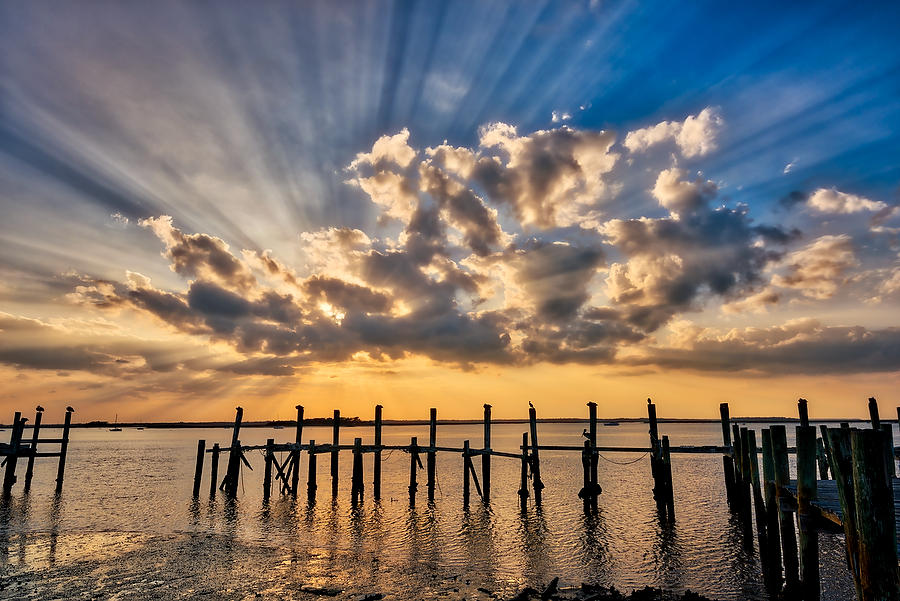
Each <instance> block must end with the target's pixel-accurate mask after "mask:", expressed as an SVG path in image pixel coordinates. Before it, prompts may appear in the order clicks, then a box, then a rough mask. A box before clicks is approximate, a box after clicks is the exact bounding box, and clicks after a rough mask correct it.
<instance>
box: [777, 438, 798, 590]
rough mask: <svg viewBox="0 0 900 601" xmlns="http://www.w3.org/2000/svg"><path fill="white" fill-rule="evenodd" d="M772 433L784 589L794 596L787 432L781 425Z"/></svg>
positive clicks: (794, 549)
mask: <svg viewBox="0 0 900 601" xmlns="http://www.w3.org/2000/svg"><path fill="white" fill-rule="evenodd" d="M770 431H771V432H772V457H773V459H774V460H775V462H774V463H775V465H774V467H775V494H776V497H777V500H778V510H779V512H780V514H779V517H780V520H779V525H780V530H781V555H782V560H783V561H784V579H785V588H786V591H787V592H788V593H792V594H796V592H797V590H798V587H799V583H800V582H799V576H798V571H799V565H798V559H797V536H796V534H795V533H794V512H793V509H792V507H791V493H790V491H788V489H787V487H788V485H789V484H790V480H791V475H790V464H789V463H788V452H787V431H786V430H785V427H784V426H782V425H775V426H772V427H771V428H770Z"/></svg>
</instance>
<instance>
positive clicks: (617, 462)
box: [597, 451, 650, 465]
mask: <svg viewBox="0 0 900 601" xmlns="http://www.w3.org/2000/svg"><path fill="white" fill-rule="evenodd" d="M649 454H650V452H649V451H648V452H646V453H644V454H643V455H641V456H640V457H638V458H637V459H634V460H632V461H613V460H612V459H610V458H609V457H604V456H603V454H602V453H597V456H598V457H600V459H603V460H604V461H609V462H610V463H614V464H615V465H631V464H632V463H637V462H638V461H640V460H641V459H643V458H644V457H646V456H647V455H649Z"/></svg>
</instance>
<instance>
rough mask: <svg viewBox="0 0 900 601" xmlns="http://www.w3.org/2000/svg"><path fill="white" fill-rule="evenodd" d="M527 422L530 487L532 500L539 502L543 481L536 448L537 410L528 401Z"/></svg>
mask: <svg viewBox="0 0 900 601" xmlns="http://www.w3.org/2000/svg"><path fill="white" fill-rule="evenodd" d="M528 423H529V425H530V426H531V488H532V490H533V491H534V502H535V504H537V505H540V504H541V491H542V490H543V489H544V483H543V482H542V481H541V460H540V454H539V450H538V435H537V411H536V410H535V408H534V406H532V405H531V403H529V407H528Z"/></svg>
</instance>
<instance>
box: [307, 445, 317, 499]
mask: <svg viewBox="0 0 900 601" xmlns="http://www.w3.org/2000/svg"><path fill="white" fill-rule="evenodd" d="M306 463H307V464H308V465H307V469H308V470H309V475H308V476H307V479H306V496H307V499H308V500H309V502H310V503H314V502H315V500H316V489H317V488H318V487H319V486H318V485H317V484H316V441H315V440H310V441H309V460H308V461H307V462H306Z"/></svg>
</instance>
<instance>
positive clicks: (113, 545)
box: [0, 532, 700, 601]
mask: <svg viewBox="0 0 900 601" xmlns="http://www.w3.org/2000/svg"><path fill="white" fill-rule="evenodd" d="M4 542H5V544H4V545H2V547H0V552H2V557H0V562H2V563H0V599H22V600H51V599H97V600H99V599H103V600H110V601H113V600H116V601H118V600H126V599H211V600H218V599H222V600H228V601H231V600H235V601H238V600H240V601H257V600H262V601H268V600H280V601H286V600H294V599H297V600H310V599H332V598H333V599H352V600H357V601H363V600H366V601H375V600H378V599H382V598H383V599H408V600H413V599H473V600H477V599H484V600H487V599H513V598H519V599H523V600H524V599H528V598H534V599H540V598H541V593H543V592H545V588H544V586H543V585H541V586H540V589H541V590H536V591H535V592H534V593H533V594H529V593H528V592H525V593H523V589H525V586H524V585H523V584H522V583H513V582H507V583H502V582H483V581H481V582H476V581H472V580H471V579H467V578H465V577H463V576H462V575H460V574H455V573H452V572H449V571H446V570H444V569H442V568H439V567H438V566H435V565H433V564H431V563H430V562H427V561H420V560H417V559H415V558H412V559H411V560H410V561H408V562H406V563H405V564H402V565H395V564H388V563H385V562H383V561H381V560H380V559H379V558H378V557H375V556H365V555H361V554H358V553H354V552H352V551H348V550H346V549H338V550H335V549H309V548H303V549H288V548H284V547H275V546H269V545H266V544H264V543H246V542H239V541H235V540H232V539H229V538H227V537H225V536H222V535H217V534H174V535H150V534H146V533H128V532H106V533H67V534H64V535H62V534H61V535H58V536H52V535H50V534H39V533H38V534H29V535H28V537H27V540H9V541H4ZM567 585H568V586H567ZM559 587H560V589H559V591H558V592H556V593H555V594H554V595H553V596H554V597H555V598H560V599H585V598H588V599H597V600H598V601H599V600H601V599H620V598H622V597H618V596H607V595H606V594H604V593H603V592H602V591H600V590H599V589H593V590H582V589H581V587H577V586H573V583H560V585H559ZM638 598H640V599H648V600H649V599H659V598H666V599H669V598H672V599H674V598H679V599H680V598H681V597H680V596H677V597H676V596H674V595H673V596H671V597H670V596H668V595H664V596H662V597H661V596H658V595H649V594H646V595H642V596H640V597H638V596H637V595H636V596H635V599H638ZM688 598H690V599H700V598H699V597H688Z"/></svg>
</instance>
